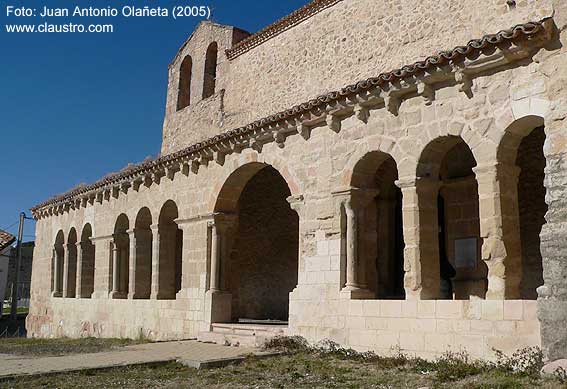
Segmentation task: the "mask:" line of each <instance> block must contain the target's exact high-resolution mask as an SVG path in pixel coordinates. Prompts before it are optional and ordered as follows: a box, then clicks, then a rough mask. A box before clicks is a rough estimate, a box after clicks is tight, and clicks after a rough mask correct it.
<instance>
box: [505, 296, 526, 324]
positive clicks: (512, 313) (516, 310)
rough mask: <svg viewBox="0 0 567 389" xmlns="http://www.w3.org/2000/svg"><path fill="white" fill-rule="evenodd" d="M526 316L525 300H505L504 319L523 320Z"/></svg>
mask: <svg viewBox="0 0 567 389" xmlns="http://www.w3.org/2000/svg"><path fill="white" fill-rule="evenodd" d="M523 317H524V302H523V301H522V300H506V301H504V320H522V319H523Z"/></svg>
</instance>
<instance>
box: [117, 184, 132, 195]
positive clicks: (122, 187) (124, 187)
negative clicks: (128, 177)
mask: <svg viewBox="0 0 567 389" xmlns="http://www.w3.org/2000/svg"><path fill="white" fill-rule="evenodd" d="M131 186H132V184H131V183H130V182H123V183H122V185H120V191H121V192H122V193H124V194H127V193H128V189H130V187H131Z"/></svg>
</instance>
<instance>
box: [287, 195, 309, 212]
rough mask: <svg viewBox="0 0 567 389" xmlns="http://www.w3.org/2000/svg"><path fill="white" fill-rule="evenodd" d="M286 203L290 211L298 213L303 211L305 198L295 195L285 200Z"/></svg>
mask: <svg viewBox="0 0 567 389" xmlns="http://www.w3.org/2000/svg"><path fill="white" fill-rule="evenodd" d="M286 200H287V202H288V203H289V205H290V207H291V209H293V210H294V211H295V212H297V213H299V212H301V211H302V210H303V206H304V205H305V198H304V197H303V195H295V196H289V197H288V198H286Z"/></svg>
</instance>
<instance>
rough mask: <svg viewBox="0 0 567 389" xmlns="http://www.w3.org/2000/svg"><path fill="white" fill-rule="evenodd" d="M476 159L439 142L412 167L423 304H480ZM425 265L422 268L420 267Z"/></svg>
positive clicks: (483, 286) (456, 139)
mask: <svg viewBox="0 0 567 389" xmlns="http://www.w3.org/2000/svg"><path fill="white" fill-rule="evenodd" d="M476 166H477V162H476V159H475V157H474V155H473V152H472V150H471V148H470V147H469V146H468V144H467V143H466V142H465V141H464V140H463V138H461V137H460V136H453V135H448V136H440V137H438V138H435V139H433V140H432V141H430V142H429V143H428V144H427V145H426V146H425V147H424V149H423V151H422V152H421V155H420V157H419V160H418V163H417V167H416V177H417V180H416V183H415V185H416V191H417V197H418V198H417V200H418V206H417V208H418V210H417V212H418V215H419V234H420V239H419V240H418V242H419V248H418V250H419V252H420V255H419V257H420V258H421V264H420V267H419V268H420V270H421V275H420V276H418V277H417V278H421V282H422V284H423V286H424V288H425V289H426V290H427V291H426V293H425V295H426V296H427V297H429V298H431V297H433V298H442V299H468V298H470V297H471V296H476V297H480V298H484V297H485V295H486V290H487V272H488V270H487V267H486V265H485V264H484V262H483V261H481V250H480V248H481V244H482V240H481V238H480V217H479V195H478V182H477V180H476V177H475V168H476ZM425 262H427V263H425Z"/></svg>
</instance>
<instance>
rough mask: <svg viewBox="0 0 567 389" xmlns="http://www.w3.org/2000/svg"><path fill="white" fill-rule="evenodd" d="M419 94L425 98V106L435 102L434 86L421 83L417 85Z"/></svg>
mask: <svg viewBox="0 0 567 389" xmlns="http://www.w3.org/2000/svg"><path fill="white" fill-rule="evenodd" d="M417 93H418V94H419V95H420V96H421V97H423V101H424V102H425V105H431V104H432V103H433V101H434V100H435V89H434V88H433V86H432V85H430V84H426V83H424V82H420V83H418V84H417Z"/></svg>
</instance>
